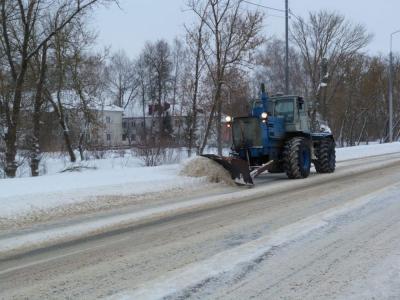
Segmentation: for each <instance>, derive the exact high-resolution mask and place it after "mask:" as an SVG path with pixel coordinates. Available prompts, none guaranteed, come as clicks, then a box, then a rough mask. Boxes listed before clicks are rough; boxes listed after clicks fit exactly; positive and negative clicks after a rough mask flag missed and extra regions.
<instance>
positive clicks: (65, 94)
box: [50, 90, 124, 112]
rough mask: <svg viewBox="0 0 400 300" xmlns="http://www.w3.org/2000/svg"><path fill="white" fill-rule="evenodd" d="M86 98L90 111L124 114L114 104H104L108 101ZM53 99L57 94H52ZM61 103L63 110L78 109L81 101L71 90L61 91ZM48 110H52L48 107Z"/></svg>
mask: <svg viewBox="0 0 400 300" xmlns="http://www.w3.org/2000/svg"><path fill="white" fill-rule="evenodd" d="M85 96H86V97H87V99H89V100H88V103H87V107H88V108H89V109H91V110H96V111H114V112H124V109H123V108H121V107H119V106H117V105H114V104H105V103H110V101H103V99H101V98H100V97H99V98H93V97H91V96H88V95H85ZM52 97H53V99H57V93H53V94H52ZM60 97H61V102H62V104H63V106H64V107H65V108H71V109H73V108H78V107H81V106H82V102H81V99H80V97H79V95H78V94H77V93H76V92H75V91H73V90H63V91H61V95H60ZM50 110H52V108H51V107H50Z"/></svg>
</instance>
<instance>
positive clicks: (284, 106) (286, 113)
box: [274, 99, 294, 123]
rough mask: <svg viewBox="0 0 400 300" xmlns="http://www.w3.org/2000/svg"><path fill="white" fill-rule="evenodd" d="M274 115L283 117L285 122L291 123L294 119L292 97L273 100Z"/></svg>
mask: <svg viewBox="0 0 400 300" xmlns="http://www.w3.org/2000/svg"><path fill="white" fill-rule="evenodd" d="M274 116H275V117H283V118H284V119H285V123H286V122H287V123H291V122H293V120H294V101H293V99H282V100H278V101H276V102H275V110H274Z"/></svg>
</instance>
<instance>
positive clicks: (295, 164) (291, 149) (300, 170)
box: [283, 137, 311, 179]
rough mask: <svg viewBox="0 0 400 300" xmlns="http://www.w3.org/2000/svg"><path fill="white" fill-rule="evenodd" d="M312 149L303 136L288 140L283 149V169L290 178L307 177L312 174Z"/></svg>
mask: <svg viewBox="0 0 400 300" xmlns="http://www.w3.org/2000/svg"><path fill="white" fill-rule="evenodd" d="M310 168H311V150H310V145H309V142H308V140H307V139H306V138H303V137H294V138H291V139H290V140H288V141H287V142H286V144H285V147H284V150H283V169H284V171H285V172H286V175H287V176H288V177H289V178H290V179H302V178H307V177H308V175H310Z"/></svg>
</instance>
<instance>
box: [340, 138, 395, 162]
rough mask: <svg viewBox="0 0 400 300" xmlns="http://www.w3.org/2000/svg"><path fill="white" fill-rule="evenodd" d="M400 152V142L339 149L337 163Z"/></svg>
mask: <svg viewBox="0 0 400 300" xmlns="http://www.w3.org/2000/svg"><path fill="white" fill-rule="evenodd" d="M399 152H400V142H395V143H388V144H371V145H363V146H355V147H346V148H337V149H336V159H337V161H344V160H350V159H356V158H363V157H370V156H375V155H384V154H392V153H399Z"/></svg>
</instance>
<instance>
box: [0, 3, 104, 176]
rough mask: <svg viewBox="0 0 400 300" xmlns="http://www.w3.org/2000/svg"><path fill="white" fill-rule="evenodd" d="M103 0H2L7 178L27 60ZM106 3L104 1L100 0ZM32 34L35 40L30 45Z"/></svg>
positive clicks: (0, 46)
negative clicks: (6, 82)
mask: <svg viewBox="0 0 400 300" xmlns="http://www.w3.org/2000/svg"><path fill="white" fill-rule="evenodd" d="M100 2H102V1H100V0H60V1H52V0H26V1H24V0H1V1H0V15H1V24H0V31H1V32H0V39H1V43H0V52H1V54H2V56H3V55H4V57H6V62H7V65H6V72H7V73H8V77H9V80H10V88H11V90H12V93H11V96H10V97H9V98H7V99H6V101H5V102H4V103H3V110H4V111H5V119H6V132H5V144H6V155H5V156H6V166H5V173H6V175H7V176H8V177H15V175H16V170H17V167H18V166H17V163H16V160H15V158H16V154H17V132H18V129H19V119H20V111H21V103H22V97H23V92H24V83H25V78H26V74H27V70H28V65H29V62H30V61H31V60H32V58H33V57H34V56H35V55H36V54H37V53H38V52H39V51H40V50H41V49H42V48H43V46H45V45H46V44H48V43H49V42H50V40H51V39H52V38H53V37H54V36H55V35H56V34H57V33H58V32H59V31H61V30H62V29H63V28H64V27H65V26H66V25H68V24H69V23H71V22H72V21H73V20H74V19H75V18H76V17H77V16H80V15H82V14H84V13H85V12H86V11H87V10H88V9H90V8H91V7H93V6H94V5H95V4H98V3H100ZM103 2H105V1H103ZM45 18H46V19H50V20H52V27H51V28H47V27H43V26H41V25H42V22H40V21H41V20H43V19H45ZM34 36H35V38H36V43H35V44H34V45H33V44H32V39H33V37H34Z"/></svg>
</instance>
